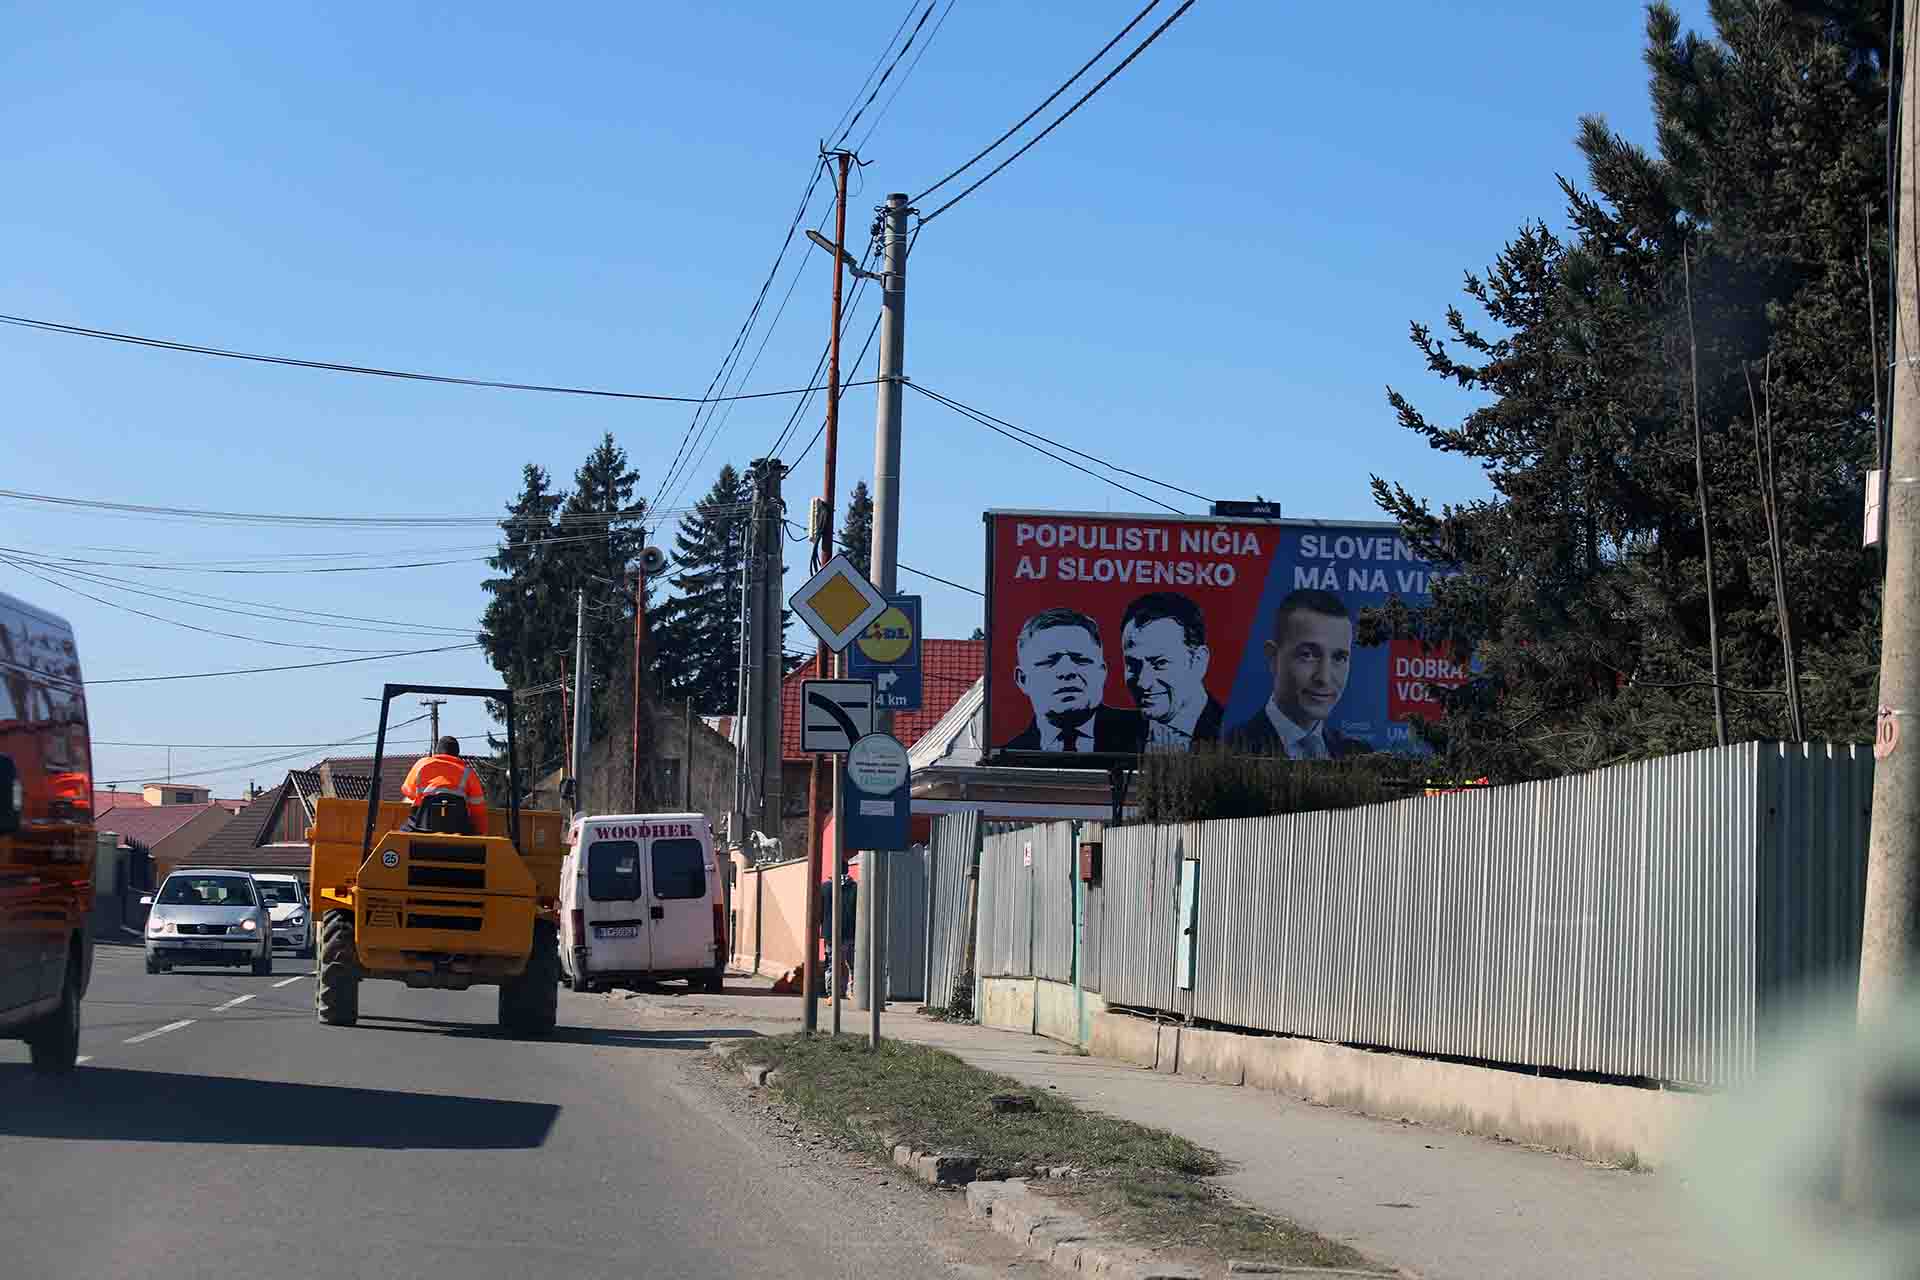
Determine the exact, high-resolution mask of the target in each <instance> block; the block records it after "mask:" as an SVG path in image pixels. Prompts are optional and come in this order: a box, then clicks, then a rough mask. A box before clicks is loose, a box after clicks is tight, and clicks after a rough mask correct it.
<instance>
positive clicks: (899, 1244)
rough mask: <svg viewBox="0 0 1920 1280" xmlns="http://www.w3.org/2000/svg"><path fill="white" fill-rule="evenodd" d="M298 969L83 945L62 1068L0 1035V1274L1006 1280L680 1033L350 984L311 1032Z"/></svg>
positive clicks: (989, 1257)
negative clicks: (789, 1128)
mask: <svg viewBox="0 0 1920 1280" xmlns="http://www.w3.org/2000/svg"><path fill="white" fill-rule="evenodd" d="M308 963H309V962H305V961H296V960H292V959H287V958H282V959H280V960H279V961H278V970H279V971H278V972H277V973H276V974H275V975H274V976H273V977H268V978H255V977H253V976H251V975H250V974H248V973H246V972H245V971H244V970H215V969H206V970H184V971H182V970H175V971H174V972H173V973H171V974H162V975H156V976H150V975H148V974H146V973H145V972H144V970H143V967H142V962H141V952H140V950H139V949H138V948H137V947H117V946H116V947H101V948H100V950H99V953H98V959H97V962H96V968H95V974H94V981H93V986H92V989H91V990H90V991H89V993H88V997H87V1000H86V1003H85V1005H84V1006H83V1009H84V1013H83V1020H84V1032H83V1035H82V1043H81V1053H82V1054H83V1055H86V1059H85V1060H84V1062H83V1065H82V1066H81V1067H80V1068H79V1070H78V1071H76V1072H75V1073H73V1075H71V1076H69V1077H65V1078H62V1079H58V1080H45V1079H42V1078H39V1077H35V1076H32V1075H31V1074H30V1073H29V1072H28V1070H27V1068H26V1066H25V1063H26V1060H27V1055H26V1049H25V1046H24V1045H21V1044H18V1043H15V1042H0V1273H4V1274H5V1275H7V1276H8V1277H10V1278H11V1280H30V1278H35V1280H37V1278H38V1277H82V1276H84V1277H96V1276H100V1277H113V1276H142V1277H149V1276H150V1277H196V1278H198V1277H228V1276H234V1277H239V1276H246V1277H316V1278H318V1277H326V1278H327V1280H338V1278H339V1277H343V1276H407V1277H416V1276H417V1277H423V1278H433V1277H448V1278H449V1280H456V1278H457V1280H483V1278H486V1277H496V1276H497V1277H512V1280H526V1277H527V1276H529V1275H546V1274H552V1275H557V1276H566V1277H568V1278H569V1280H572V1278H573V1277H599V1276H609V1277H612V1276H619V1277H622V1278H623V1280H626V1278H631V1277H636V1276H663V1277H664V1276H673V1277H681V1276H685V1277H706V1276H714V1277H718V1276H769V1277H771V1276H795V1277H803V1276H804V1277H814V1276H931V1275H985V1274H988V1269H989V1268H991V1269H992V1270H993V1271H995V1272H997V1273H1001V1274H1004V1268H1005V1267H1006V1265H1007V1263H1006V1260H1005V1259H1004V1258H1001V1257H998V1256H996V1252H995V1251H996V1249H998V1248H999V1247H1000V1246H997V1245H996V1244H995V1243H994V1242H995V1241H997V1240H998V1239H999V1238H998V1237H995V1236H992V1235H990V1234H987V1233H981V1232H977V1231H973V1230H972V1229H969V1228H966V1227H964V1225H957V1224H956V1214H955V1213H954V1211H953V1210H952V1209H951V1208H943V1207H941V1202H939V1201H937V1200H935V1199H934V1198H933V1197H929V1196H927V1195H925V1194H924V1193H922V1192H920V1191H918V1190H917V1189H910V1188H905V1187H900V1186H898V1185H897V1184H881V1186H880V1187H875V1188H873V1189H872V1190H871V1191H869V1189H868V1186H867V1185H866V1184H863V1183H861V1182H860V1181H859V1180H858V1179H853V1178H851V1176H850V1175H843V1172H842V1167H843V1166H844V1165H845V1161H844V1159H841V1158H839V1157H834V1158H833V1161H834V1163H833V1165H832V1166H831V1167H829V1166H828V1165H827V1164H824V1163H818V1162H816V1165H815V1166H814V1167H811V1168H809V1167H808V1166H807V1165H806V1164H805V1163H804V1162H801V1163H800V1164H799V1165H798V1166H796V1162H795V1159H794V1152H793V1151H792V1150H791V1149H787V1150H785V1151H782V1150H780V1149H778V1148H777V1147H775V1146H773V1145H772V1143H773V1140H772V1139H771V1138H769V1137H768V1135H766V1134H765V1133H761V1132H757V1131H755V1130H754V1129H753V1127H752V1126H751V1125H750V1124H749V1123H748V1122H747V1121H746V1120H745V1119H744V1118H743V1117H742V1116H741V1115H739V1114H735V1113H734V1112H732V1111H730V1110H729V1107H728V1106H727V1105H726V1104H725V1101H724V1098H723V1097H722V1096H721V1093H720V1091H719V1090H716V1089H715V1088H714V1086H713V1085H712V1084H711V1083H703V1082H702V1079H701V1078H700V1075H699V1070H700V1069H699V1068H698V1067H697V1066H696V1064H695V1061H694V1058H695V1056H696V1054H697V1051H698V1050H700V1049H702V1048H703V1047H704V1046H705V1045H706V1044H707V1043H709V1042H710V1040H711V1039H712V1038H713V1036H712V1034H710V1033H709V1032H708V1031H707V1030H706V1029H703V1028H702V1027H700V1026H698V1025H690V1026H679V1027H673V1028H665V1029H659V1028H641V1027H637V1026H635V1025H634V1020H633V1019H632V1018H631V1017H629V1016H627V1015H626V1014H625V1013H624V1011H623V1010H622V1009H621V1008H620V1007H619V1006H618V1004H616V1003H611V1002H608V1001H606V1000H605V999H604V998H599V997H585V996H575V995H573V994H571V993H568V992H563V993H562V995H561V1005H560V1019H561V1027H560V1029H559V1030H558V1031H557V1032H556V1033H555V1035H554V1036H553V1037H552V1038H551V1039H549V1040H544V1041H520V1040H513V1039H509V1038H506V1037H504V1036H502V1035H500V1034H499V1033H498V1032H497V1031H496V1029H495V1025H494V999H495V993H494V991H493V989H491V988H488V989H485V990H475V991H470V992H430V991H409V990H407V989H406V988H404V987H401V986H399V985H397V984H393V983H369V984H367V985H366V986H365V987H364V988H362V994H361V1021H360V1025H359V1026H358V1027H355V1028H340V1027H326V1026H322V1025H320V1024H319V1023H317V1022H316V1021H315V1020H314V1016H313V1007H312V980H311V978H310V977H309V976H308V975H307V974H306V973H305V970H306V969H307V968H308ZM718 1034H722V1035H725V1034H739V1033H738V1032H724V1031H722V1032H719V1033H718ZM698 1056H699V1057H701V1058H704V1056H705V1055H698ZM863 1177H864V1178H865V1179H866V1181H867V1183H872V1182H875V1181H877V1175H871V1174H869V1175H863ZM949 1199H950V1198H949ZM970 1241H973V1243H969V1242H970Z"/></svg>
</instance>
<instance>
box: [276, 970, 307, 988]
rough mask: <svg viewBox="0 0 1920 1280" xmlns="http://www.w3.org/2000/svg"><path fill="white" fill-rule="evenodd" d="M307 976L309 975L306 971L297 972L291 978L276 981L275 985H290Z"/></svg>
mask: <svg viewBox="0 0 1920 1280" xmlns="http://www.w3.org/2000/svg"><path fill="white" fill-rule="evenodd" d="M306 976H307V975H306V974H304V973H296V974H294V975H293V976H292V977H291V978H283V979H281V980H280V981H279V982H276V983H274V984H273V985H274V986H276V987H290V986H292V985H293V984H294V983H296V982H298V981H300V980H301V979H302V978H305V977H306Z"/></svg>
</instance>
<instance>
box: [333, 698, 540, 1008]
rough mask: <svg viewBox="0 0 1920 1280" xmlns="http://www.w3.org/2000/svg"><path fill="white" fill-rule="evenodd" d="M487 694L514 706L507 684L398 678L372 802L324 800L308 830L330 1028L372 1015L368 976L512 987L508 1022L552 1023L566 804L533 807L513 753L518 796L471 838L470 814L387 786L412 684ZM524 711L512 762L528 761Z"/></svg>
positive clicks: (386, 704) (386, 701) (447, 986)
mask: <svg viewBox="0 0 1920 1280" xmlns="http://www.w3.org/2000/svg"><path fill="white" fill-rule="evenodd" d="M413 693H419V694H428V695H431V696H434V697H474V698H486V699H491V700H495V701H498V702H502V703H504V704H505V705H507V706H509V707H510V706H512V705H513V694H512V693H511V691H509V690H506V689H463V688H450V687H446V686H441V685H411V684H390V685H387V686H385V692H384V694H383V696H382V697H381V699H380V730H379V734H378V735H377V737H376V739H375V742H374V748H373V778H372V782H371V788H370V794H369V795H368V797H367V799H366V800H364V801H362V800H357V799H346V798H339V797H332V796H327V797H322V798H321V799H320V800H319V801H318V803H317V805H316V807H315V811H314V821H313V826H312V827H310V828H309V829H308V831H307V841H308V844H309V845H310V847H311V851H312V853H311V863H310V866H309V870H310V873H311V879H310V881H309V884H308V889H309V896H310V898H311V903H312V912H313V918H314V919H315V920H316V921H317V922H318V925H319V944H318V960H317V965H316V975H315V982H314V996H313V1000H314V1010H315V1012H316V1013H317V1014H318V1016H319V1019H320V1021H322V1022H324V1023H326V1024H327V1025H329V1026H336V1027H350V1026H352V1025H353V1024H354V1023H355V1022H356V1021H357V1020H358V1019H359V1016H360V984H361V983H362V982H363V981H366V980H368V979H386V980H389V981H393V982H403V983H405V984H406V985H407V986H409V987H424V988H438V989H443V990H453V991H464V990H466V989H467V988H468V987H472V986H498V987H499V988H500V1007H499V1017H500V1025H501V1026H502V1027H503V1028H505V1029H507V1030H508V1031H510V1032H513V1033H515V1034H517V1035H528V1036H542V1035H546V1034H547V1033H549V1032H551V1031H552V1030H553V1027H554V1021H555V1015H556V1013H557V1011H558V1005H559V996H560V950H559V947H560V942H559V939H560V864H561V860H562V858H563V857H564V856H565V850H564V849H562V848H561V845H560V838H561V833H562V831H563V830H564V828H565V818H564V817H563V815H561V814H559V813H551V812H540V811H527V812H522V811H521V809H520V802H519V796H520V787H519V778H518V776H517V775H516V774H515V773H514V772H513V770H512V766H511V763H510V764H509V772H508V778H507V806H506V808H505V809H504V810H502V809H492V808H489V809H488V810H487V821H486V824H485V826H486V830H487V831H488V832H490V833H492V834H488V835H467V834H464V832H465V831H466V829H467V826H468V825H469V824H468V823H467V821H466V816H465V814H464V812H461V813H459V814H457V815H455V814H449V813H447V812H444V811H440V810H436V809H430V808H429V806H427V805H424V804H423V805H422V806H421V809H420V811H419V812H416V811H415V809H414V808H413V806H411V805H409V804H408V803H407V802H406V801H405V800H403V799H401V798H400V797H397V796H396V797H392V798H388V797H386V796H383V795H382V794H381V782H380V770H381V765H382V763H383V761H384V759H385V756H386V743H387V712H388V709H389V708H390V707H391V706H392V703H393V700H394V699H395V698H397V697H401V696H403V695H406V694H413ZM516 758H517V757H516V754H515V751H514V741H513V717H512V716H508V717H507V759H508V761H509V762H511V761H513V760H515V759H516Z"/></svg>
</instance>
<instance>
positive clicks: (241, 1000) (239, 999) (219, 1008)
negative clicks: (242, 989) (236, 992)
mask: <svg viewBox="0 0 1920 1280" xmlns="http://www.w3.org/2000/svg"><path fill="white" fill-rule="evenodd" d="M251 999H253V997H252V996H235V997H234V998H233V999H231V1000H229V1001H227V1002H226V1003H225V1004H222V1005H215V1006H214V1009H213V1011H214V1012H215V1013H224V1012H226V1011H227V1010H228V1009H231V1008H233V1006H235V1005H237V1004H245V1003H246V1002H247V1001H249V1000H251Z"/></svg>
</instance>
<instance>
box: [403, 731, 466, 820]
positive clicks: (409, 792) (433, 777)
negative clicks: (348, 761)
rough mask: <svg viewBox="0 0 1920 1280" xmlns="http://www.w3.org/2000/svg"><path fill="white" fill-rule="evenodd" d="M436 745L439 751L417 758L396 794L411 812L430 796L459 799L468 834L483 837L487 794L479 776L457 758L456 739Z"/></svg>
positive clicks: (457, 741) (458, 742)
mask: <svg viewBox="0 0 1920 1280" xmlns="http://www.w3.org/2000/svg"><path fill="white" fill-rule="evenodd" d="M439 745H440V749H439V751H437V752H436V753H434V754H433V755H430V756H421V757H420V759H419V761H418V762H417V763H416V764H415V765H414V766H413V768H412V770H410V771H409V772H408V774H407V780H406V781H405V782H404V783H402V784H401V786H400V794H401V795H403V796H405V797H406V798H407V803H408V804H411V805H413V806H414V808H415V809H418V808H419V806H420V802H421V801H422V800H425V799H427V798H428V797H430V796H436V795H445V796H460V797H462V798H464V799H465V800H466V802H467V832H468V834H469V835H476V836H483V835H485V834H487V791H486V788H485V787H483V786H481V785H480V775H479V774H478V773H476V772H474V768H473V766H472V765H470V764H468V763H467V762H466V761H465V760H463V759H461V758H460V739H458V738H455V737H445V738H442V739H440V744H439Z"/></svg>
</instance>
